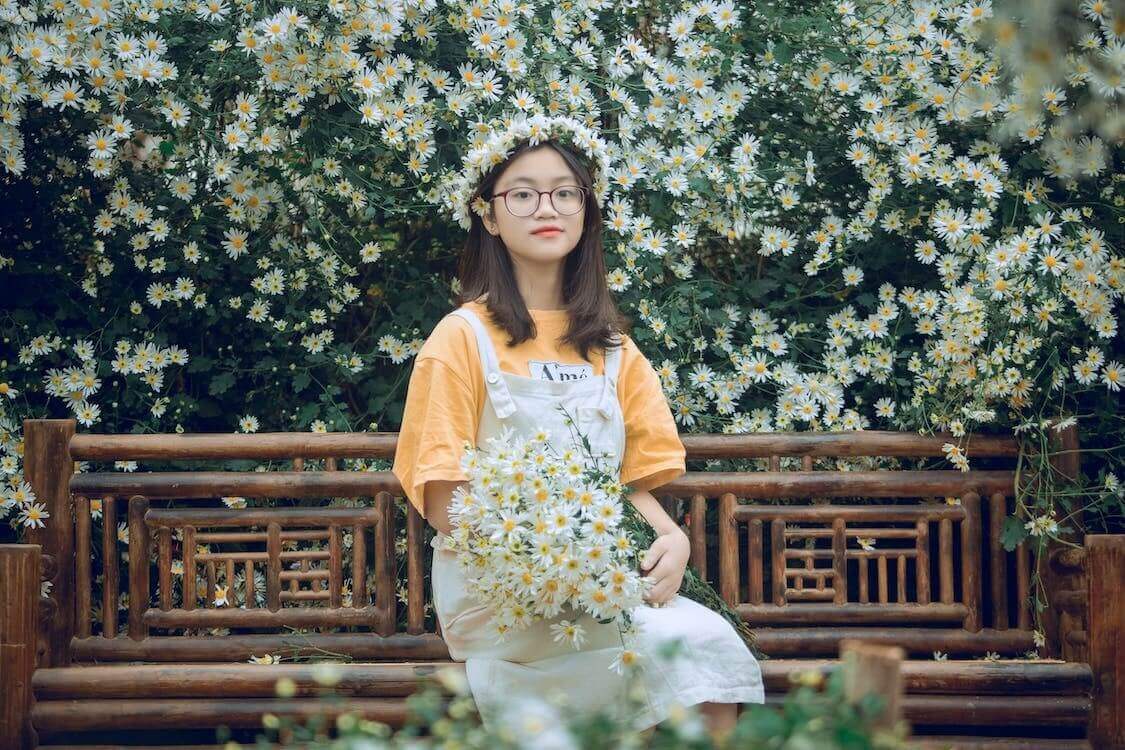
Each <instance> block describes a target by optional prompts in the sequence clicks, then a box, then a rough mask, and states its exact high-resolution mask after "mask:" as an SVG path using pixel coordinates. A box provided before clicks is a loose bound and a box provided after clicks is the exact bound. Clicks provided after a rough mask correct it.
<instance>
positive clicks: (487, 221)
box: [480, 205, 500, 237]
mask: <svg viewBox="0 0 1125 750" xmlns="http://www.w3.org/2000/svg"><path fill="white" fill-rule="evenodd" d="M480 220H481V223H482V224H484V231H486V232H488V233H489V234H491V235H492V236H493V237H495V236H497V235H498V234H500V227H499V225H497V223H496V219H495V217H494V216H493V215H492V206H491V205H489V206H488V207H487V208H485V209H484V215H483V216H481V218H480Z"/></svg>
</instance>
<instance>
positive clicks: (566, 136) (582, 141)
mask: <svg viewBox="0 0 1125 750" xmlns="http://www.w3.org/2000/svg"><path fill="white" fill-rule="evenodd" d="M524 139H527V140H528V141H529V142H530V143H532V144H536V143H540V142H541V141H544V140H548V139H550V140H557V141H560V142H565V143H567V144H568V145H571V146H573V147H575V149H576V150H578V151H580V152H582V153H585V154H586V155H587V156H588V157H590V173H591V177H592V178H593V183H594V196H595V199H596V200H597V202H598V205H599V206H600V205H602V204H603V203H604V202H605V199H606V196H607V195H608V194H609V170H610V163H611V160H612V158H611V155H610V151H609V147H608V146H607V145H606V142H605V141H604V140H602V139H601V138H600V137H599V136H598V135H596V134H595V133H594V131H593V130H591V129H590V128H588V127H586V126H585V125H583V124H582V123H581V122H579V121H578V120H576V119H574V118H573V117H567V116H566V115H557V116H553V117H547V116H545V115H541V114H536V115H532V116H530V117H527V116H525V115H520V116H518V117H516V118H513V119H512V120H511V121H510V123H509V124H508V126H507V127H505V128H503V129H500V130H494V131H492V133H491V135H489V136H488V137H487V139H486V140H485V141H484V143H483V145H480V146H478V147H476V148H472V149H470V150H469V152H468V153H467V154H465V156H464V158H463V159H462V166H461V171H460V172H457V173H455V174H453V175H450V176H449V177H448V179H446V180H444V181H443V184H444V189H443V190H442V196H441V207H442V208H443V209H444V210H445V211H446V213H448V214H449V215H450V216H451V217H452V218H453V219H455V220H456V221H457V223H458V224H460V225H461V226H462V227H463V228H464V229H466V230H467V229H469V228H471V227H472V217H471V216H469V210H470V208H471V209H472V211H473V212H474V213H476V214H477V215H478V216H483V215H484V212H485V209H486V208H487V206H488V204H487V201H485V200H483V199H478V200H477V201H476V202H475V203H474V205H473V206H470V205H469V199H470V198H471V197H472V195H473V192H474V191H475V190H476V187H477V185H478V184H479V182H480V179H481V178H482V177H483V176H484V175H485V174H486V173H488V172H489V171H490V170H492V169H493V168H494V167H495V166H496V165H497V164H502V163H503V162H504V160H505V159H507V158H508V155H509V154H511V152H512V151H513V150H514V149H515V147H516V144H517V143H519V142H520V141H522V140H524Z"/></svg>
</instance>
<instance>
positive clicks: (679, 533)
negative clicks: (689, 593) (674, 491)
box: [641, 529, 691, 605]
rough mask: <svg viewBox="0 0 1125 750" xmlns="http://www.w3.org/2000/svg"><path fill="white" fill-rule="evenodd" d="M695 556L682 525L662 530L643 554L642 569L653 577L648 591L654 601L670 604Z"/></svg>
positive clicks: (658, 603) (651, 600)
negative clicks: (673, 529) (666, 530)
mask: <svg viewBox="0 0 1125 750" xmlns="http://www.w3.org/2000/svg"><path fill="white" fill-rule="evenodd" d="M690 558H691V542H690V541H689V540H688V536H687V534H685V533H684V532H683V530H682V529H676V530H675V531H671V532H668V533H667V534H661V535H660V536H658V537H657V538H656V541H654V542H653V543H652V546H651V547H649V548H648V551H647V552H645V555H644V557H642V558H641V573H642V575H644V577H645V578H650V579H652V581H653V585H652V588H651V589H650V590H649V592H648V593H647V594H646V595H645V601H647V602H649V603H650V604H656V605H660V604H666V603H667V602H669V601H671V600H672V598H673V597H675V595H676V592H677V591H679V590H680V584H681V583H683V580H684V573H685V572H686V571H687V564H688V560H689V559H690Z"/></svg>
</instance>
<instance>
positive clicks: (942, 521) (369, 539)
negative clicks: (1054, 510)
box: [25, 420, 1033, 665]
mask: <svg viewBox="0 0 1125 750" xmlns="http://www.w3.org/2000/svg"><path fill="white" fill-rule="evenodd" d="M396 437H397V436H396V434H395V433H351V434H339V433H336V434H288V433H275V434H257V435H228V434H222V435H89V434H83V435H75V434H74V425H73V422H72V421H71V420H29V421H28V422H26V423H25V439H26V441H27V453H28V454H30V453H32V452H34V453H35V455H34V456H32V455H28V456H27V458H26V464H25V466H26V469H27V472H28V475H29V479H30V480H31V481H32V482H33V487H36V483H37V485H38V488H39V489H42V490H43V493H40V492H38V490H37V494H38V495H39V497H40V498H41V499H44V500H46V501H47V502H48V503H49V506H50V509H51V512H52V517H51V523H50V525H49V526H48V528H47V529H45V530H42V531H40V532H37V534H38V537H39V538H38V539H33V540H32V541H35V542H37V543H41V544H44V546H45V550H44V551H45V553H46V554H47V556H48V558H50V559H49V560H48V561H47V564H48V567H49V568H50V566H51V565H56V566H57V567H56V568H54V569H51V573H50V575H52V576H53V582H54V584H55V587H54V591H53V592H52V596H53V597H55V598H56V600H57V601H58V603H59V604H60V609H59V612H58V614H57V615H56V616H55V617H54V618H53V619H52V625H51V633H50V636H49V638H48V641H49V649H48V651H49V662H50V663H51V664H52V665H54V664H63V663H68V662H69V661H70V660H72V659H76V660H89V659H96V660H99V661H112V660H161V661H165V660H166V661H207V660H223V661H227V660H244V659H246V658H249V657H250V656H251V655H258V656H260V655H262V654H264V653H267V652H268V653H278V652H285V653H298V652H301V653H315V652H317V651H324V650H328V651H332V652H336V653H347V654H351V655H353V656H355V657H357V658H364V659H425V658H445V657H447V651H446V650H445V647H444V644H443V643H442V642H441V639H440V627H436V626H435V627H433V628H432V629H428V628H427V623H433V622H434V621H433V619H432V617H430V618H428V617H427V615H429V614H430V610H429V608H428V606H427V605H428V602H429V593H428V590H427V589H428V587H427V585H426V575H425V572H426V570H427V569H428V564H429V555H430V552H431V550H430V548H429V545H428V544H427V543H426V541H427V539H428V537H429V534H428V533H427V531H428V530H427V528H426V524H425V522H424V521H423V519H422V518H421V517H420V516H419V515H418V514H417V512H415V511H414V510H413V508H412V507H411V506H410V505H409V504H408V503H407V502H406V501H405V500H404V499H403V498H402V493H401V488H400V487H399V485H398V482H397V480H396V479H395V477H394V476H393V475H392V474H390V472H388V471H355V470H339V469H338V461H339V460H340V459H349V458H363V459H384V460H389V459H391V458H392V457H393V455H394V446H395V441H396ZM948 441H951V438H949V437H948V436H935V437H923V436H919V435H915V434H909V433H888V432H871V431H867V432H854V433H843V434H839V433H830V434H815V433H796V434H754V435H688V436H684V438H683V442H684V444H685V447H686V448H687V451H688V459H689V461H694V460H697V459H700V460H705V459H732V460H738V461H741V462H742V467H745V469H744V470H740V471H711V470H707V471H689V472H688V473H687V474H686V475H684V476H683V477H681V478H680V479H678V480H676V481H675V482H671V483H669V484H667V485H665V486H663V487H661V488H658V490H657V492H656V494H657V496H658V497H659V498H660V499H661V500H662V502H664V503H665V505H666V507H668V508H669V509H670V510H671V511H672V512H676V511H678V510H679V506H680V504H681V502H682V503H684V504H686V507H684V508H683V509H684V510H685V511H686V513H685V514H684V516H685V518H684V520H685V525H686V527H687V531H688V533H689V537H690V539H691V542H692V564H693V565H694V566H695V567H696V569H697V570H699V571H700V572H701V573H702V574H703V575H705V576H707V577H708V578H709V579H710V580H711V581H712V582H713V583H714V584H715V585H716V587H717V588H718V590H719V592H720V593H721V594H722V596H723V597H724V599H726V601H727V602H728V603H730V604H731V605H732V606H734V607H736V608H737V610H738V611H739V612H740V613H741V614H742V615H743V617H744V618H746V619H747V620H748V621H749V622H750V623H751V624H752V625H753V627H754V628H755V629H756V630H758V631H759V632H760V634H761V635H760V641H761V643H762V647H763V650H764V651H765V652H766V653H767V654H770V653H775V654H778V655H783V654H809V655H811V654H814V653H830V652H832V651H833V650H834V649H835V648H836V647H837V643H838V640H839V638H840V637H844V636H855V635H856V634H857V629H863V630H864V632H865V633H866V634H867V635H869V636H872V637H874V638H875V639H876V640H878V639H879V638H883V639H886V640H893V641H894V642H898V643H904V642H905V645H907V647H908V649H909V650H911V651H915V652H926V651H928V650H932V649H941V650H948V651H951V652H956V651H969V652H978V653H984V652H985V651H988V650H995V651H998V652H1013V651H1020V650H1025V649H1026V648H1030V644H1031V631H1030V627H1031V616H1030V609H1029V608H1028V605H1027V600H1028V592H1029V580H1030V575H1031V570H1032V564H1033V560H1032V559H1031V555H1030V553H1029V552H1028V549H1027V548H1026V547H1024V546H1022V545H1021V547H1019V548H1017V549H1016V550H1015V551H1013V552H1007V551H1005V550H1004V549H1003V547H1002V546H1001V545H1000V541H999V539H1000V525H1001V524H1002V523H1003V520H1004V517H1005V516H1006V515H1007V514H1008V513H1009V512H1010V511H1011V509H1012V496H1013V492H1014V482H1015V474H1014V471H1013V470H1012V469H1011V468H992V469H984V470H976V469H974V470H971V471H968V472H961V471H947V470H940V469H926V470H913V469H908V468H895V469H891V470H879V471H875V470H869V469H868V468H865V467H864V466H862V465H860V464H858V463H857V464H853V465H849V467H848V470H841V469H840V468H839V467H838V466H837V465H836V464H835V463H834V462H835V461H836V460H837V458H842V459H845V460H848V461H851V460H853V459H857V460H858V457H862V456H898V457H904V458H907V459H910V458H925V457H940V456H941V455H942V450H941V446H942V444H943V443H945V442H948ZM969 452H970V455H971V456H973V458H974V460H991V461H994V462H999V464H1003V463H1004V462H1008V463H1010V462H1011V460H1012V459H1013V458H1014V457H1015V456H1016V453H1017V447H1016V444H1015V442H1014V440H1012V439H1010V438H1004V437H978V438H976V439H974V440H973V441H972V443H971V444H970V446H969ZM235 459H248V460H250V461H257V462H271V463H272V464H273V466H271V469H272V468H273V467H274V466H278V465H280V466H281V467H282V469H283V470H278V471H274V470H270V471H264V472H263V471H255V470H241V471H206V470H190V468H189V469H188V470H182V469H181V470H176V471H145V472H135V473H131V472H121V471H84V472H82V473H77V474H73V475H72V467H73V462H74V461H90V462H95V463H99V464H100V463H102V462H112V461H124V460H138V461H143V462H145V464H148V465H152V464H154V463H158V462H159V463H163V462H177V463H182V462H185V461H193V460H196V461H198V460H211V461H215V460H235ZM309 462H315V464H316V465H315V466H312V465H310V463H309ZM44 493H45V494H44ZM223 498H226V500H225V501H224V500H223ZM327 498H334V499H336V502H335V503H334V506H333V507H323V506H318V505H316V504H315V503H312V504H310V503H309V502H308V501H310V500H320V501H322V502H323V501H324V500H325V499H327ZM242 500H268V501H269V503H268V504H267V506H266V507H241V506H242V505H243V502H242ZM310 505H311V507H310ZM231 506H233V507H231ZM99 516H100V520H101V523H100V528H98V527H99V524H98V523H97V521H98V517H99ZM709 525H712V526H713V527H714V528H716V530H717V531H716V533H714V534H711V533H708V526H709ZM193 571H194V572H195V573H196V575H191V574H190V573H191V572H193ZM197 576H198V577H199V578H200V579H201V580H200V582H199V583H198V585H197V582H196V578H197ZM99 581H100V590H99V586H98V582H99ZM985 592H988V594H987V596H986V595H985ZM95 597H96V598H97V602H95V601H94V600H95ZM119 605H120V606H119ZM121 612H124V616H123V617H119V614H120V613H121ZM823 625H832V626H833V627H831V628H823V627H816V628H814V627H812V626H823ZM374 636H380V637H374Z"/></svg>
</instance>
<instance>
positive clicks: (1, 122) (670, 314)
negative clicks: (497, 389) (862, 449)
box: [0, 0, 1125, 542]
mask: <svg viewBox="0 0 1125 750" xmlns="http://www.w3.org/2000/svg"><path fill="white" fill-rule="evenodd" d="M759 5H760V6H761V7H758V6H747V5H746V4H743V3H734V2H730V1H729V0H728V1H726V2H717V1H716V0H700V1H698V2H679V1H676V0H659V1H657V2H651V3H646V4H644V5H643V6H642V5H641V4H638V3H634V2H629V3H605V2H600V1H599V0H581V1H579V2H564V3H548V2H540V1H539V0H530V1H528V2H520V3H513V2H509V1H508V0H493V1H491V2H477V1H475V0H474V1H473V2H468V1H454V2H448V3H442V4H438V3H436V2H433V1H432V0H409V1H407V2H387V1H386V0H329V1H328V2H294V3H291V4H289V5H285V6H280V5H278V4H272V3H267V4H258V3H254V2H250V1H249V0H246V1H244V2H235V1H232V0H205V1H202V2H201V1H200V0H144V1H143V2H137V3H124V2H120V0H103V1H102V2H97V3H85V2H67V1H66V0H57V1H54V0H53V1H52V2H46V1H45V0H40V1H38V2H26V3H16V2H12V1H11V0H6V1H5V0H0V24H2V27H0V98H2V103H0V158H2V160H3V163H4V167H3V169H0V173H2V174H3V175H4V178H3V179H4V180H5V182H6V188H7V191H8V193H9V194H10V195H11V202H10V204H9V205H8V206H7V208H10V209H13V210H10V211H6V212H5V217H4V218H3V219H0V221H3V222H4V225H3V232H2V233H0V234H2V236H3V237H4V238H5V240H4V242H5V244H4V250H3V253H2V254H0V265H2V266H3V267H5V268H6V270H4V271H3V273H4V274H5V275H6V276H7V279H6V281H7V282H8V286H9V287H10V288H11V289H12V290H13V293H14V295H15V296H14V302H9V304H8V305H6V306H5V310H4V312H3V313H2V314H0V315H2V317H0V321H2V322H0V327H2V328H3V331H4V340H5V343H6V344H7V345H9V347H10V351H11V355H10V357H9V358H7V359H5V360H4V362H3V367H4V369H3V372H0V402H2V403H3V407H4V413H3V415H0V420H2V421H0V432H2V434H0V438H2V440H0V445H2V446H3V453H4V455H3V457H2V458H0V468H2V470H3V472H4V474H5V475H6V476H7V478H8V485H7V488H6V490H5V494H4V500H3V507H4V509H5V511H6V512H7V514H8V518H9V520H10V521H11V522H12V523H13V524H15V525H19V524H23V525H26V526H32V525H38V524H40V523H44V522H46V523H49V522H50V520H49V519H46V518H44V515H45V514H44V509H43V508H42V507H41V506H40V505H37V502H36V499H35V498H34V496H33V494H32V493H31V492H30V488H28V487H27V485H26V484H25V483H24V480H23V477H22V462H21V458H20V455H21V442H20V429H19V422H18V420H19V419H20V418H22V417H26V416H33V415H45V414H50V415H54V416H58V415H62V414H69V415H72V416H74V417H75V418H76V419H78V421H79V422H80V424H81V426H82V427H83V428H90V429H93V430H99V431H122V430H123V431H157V430H159V431H170V430H176V431H182V430H190V431H209V430H223V429H226V430H233V429H237V430H242V431H247V432H250V431H255V430H259V429H268V430H289V429H312V430H327V429H332V430H349V429H378V428H379V426H380V425H387V426H389V427H393V426H394V425H397V420H399V419H400V418H401V401H402V396H403V388H404V385H405V379H406V375H407V372H408V369H409V359H410V357H411V356H412V355H413V354H414V353H416V352H417V350H418V348H419V347H420V345H421V343H422V341H423V340H424V337H425V335H426V333H427V332H428V330H429V329H430V326H432V324H433V322H434V321H435V320H436V319H437V318H438V317H440V315H441V314H443V313H444V312H446V311H447V308H448V302H447V299H448V292H449V290H450V289H451V288H452V289H456V280H455V279H450V278H449V270H450V269H451V268H452V267H453V258H454V253H455V252H456V248H457V245H458V243H459V242H460V241H461V238H462V235H461V233H460V231H459V229H458V228H457V227H456V226H451V225H450V222H448V221H446V220H444V219H441V218H437V217H436V216H435V212H434V210H433V209H434V208H435V207H438V206H441V205H442V201H443V196H444V195H445V193H444V191H443V190H442V187H443V185H444V184H445V183H446V182H447V181H448V180H449V179H450V176H451V175H452V174H453V173H454V171H455V170H456V169H457V168H458V167H459V165H460V163H461V157H462V156H463V154H464V153H466V151H468V150H469V149H472V148H478V147H480V146H481V145H482V144H484V143H486V142H487V139H488V137H489V134H490V133H491V132H492V130H493V129H494V128H495V127H496V126H497V125H498V124H501V123H502V122H504V120H505V119H506V118H508V117H511V116H512V115H514V114H515V113H526V114H534V113H546V114H568V115H570V116H572V117H574V118H575V119H577V120H579V121H580V122H584V123H586V124H587V125H588V126H591V127H595V128H596V129H597V130H598V131H599V132H600V133H601V135H602V137H603V138H604V139H605V141H606V143H607V149H608V154H609V156H610V161H611V163H612V164H613V168H612V170H611V173H610V174H609V196H608V198H607V201H606V204H605V206H604V209H605V231H606V236H605V239H606V247H607V256H608V257H607V260H608V264H609V267H610V269H611V270H610V273H609V283H610V286H611V288H612V289H613V290H614V291H615V292H616V294H617V296H618V298H619V300H620V301H621V304H622V306H623V308H624V309H626V310H627V311H629V312H631V313H633V314H634V315H635V316H636V320H637V323H638V325H637V328H636V329H634V331H633V337H634V339H635V340H636V341H637V343H638V344H639V345H640V346H641V347H642V348H643V349H644V350H645V351H646V352H647V353H648V354H649V355H650V356H651V357H652V358H653V359H654V362H655V364H656V365H657V366H658V369H659V372H660V375H661V378H662V380H663V383H664V386H665V390H666V393H667V395H668V398H669V400H670V402H671V404H672V406H673V412H674V414H675V415H676V418H677V420H678V422H679V423H680V424H681V425H682V426H683V428H684V430H685V431H691V430H706V431H720V432H731V433H740V432H753V431H772V430H790V429H801V430H853V429H862V428H868V427H878V428H891V429H906V430H920V431H930V430H948V431H950V432H952V434H953V435H954V436H956V437H958V438H960V437H962V436H965V435H968V434H970V433H972V432H974V431H978V430H993V429H996V430H1000V429H1015V430H1016V431H1017V433H1018V434H1020V435H1023V436H1026V437H1027V438H1028V441H1029V445H1036V446H1038V445H1041V444H1044V441H1045V440H1046V439H1047V438H1048V437H1049V436H1050V435H1051V432H1052V431H1053V430H1054V429H1057V428H1058V427H1059V425H1060V424H1066V423H1067V420H1070V419H1076V420H1077V422H1078V426H1079V428H1080V430H1081V432H1082V436H1083V442H1084V443H1085V444H1087V445H1090V446H1091V447H1093V448H1095V451H1094V452H1092V453H1091V454H1090V457H1091V460H1090V461H1089V462H1088V464H1087V468H1088V472H1087V473H1088V475H1089V477H1090V480H1089V481H1088V482H1087V483H1086V485H1085V486H1084V489H1083V490H1082V494H1081V495H1080V496H1076V495H1075V494H1074V493H1073V492H1072V491H1069V490H1065V491H1064V490H1063V489H1062V485H1061V483H1057V482H1053V481H1044V482H1040V483H1038V484H1037V485H1036V486H1037V488H1038V490H1037V493H1036V494H1035V495H1033V496H1026V497H1021V498H1020V508H1019V515H1020V523H1015V524H1012V525H1010V528H1012V529H1015V531H1013V532H1012V534H1011V535H1010V538H1009V539H1008V541H1010V542H1015V541H1018V540H1019V538H1020V537H1021V536H1022V535H1024V534H1027V533H1040V534H1043V533H1045V534H1051V533H1057V532H1058V530H1059V528H1067V521H1068V519H1069V517H1070V516H1071V515H1075V514H1084V515H1085V518H1084V519H1082V520H1084V522H1086V523H1093V524H1095V525H1098V524H1100V525H1108V524H1111V523H1114V522H1115V520H1114V519H1119V518H1120V514H1121V509H1122V489H1121V485H1120V483H1119V481H1118V479H1117V477H1118V475H1119V473H1120V470H1121V467H1120V463H1121V460H1122V458H1121V451H1120V450H1118V449H1119V448H1120V445H1121V443H1122V437H1123V436H1125V429H1123V426H1122V423H1121V419H1122V418H1121V417H1120V416H1119V411H1120V409H1119V406H1120V386H1121V383H1122V379H1123V377H1125V365H1123V364H1122V362H1123V360H1125V354H1123V347H1122V346H1121V344H1122V334H1121V331H1120V330H1119V327H1118V322H1117V321H1118V318H1119V315H1120V300H1121V295H1122V280H1123V275H1125V263H1123V261H1122V258H1121V255H1120V254H1119V252H1118V249H1117V248H1119V246H1120V240H1121V223H1122V220H1123V215H1122V206H1123V205H1125V184H1123V183H1125V178H1123V176H1122V174H1123V173H1122V170H1121V169H1120V155H1121V152H1120V145H1121V133H1122V127H1121V118H1120V115H1119V114H1118V110H1117V104H1118V102H1117V100H1118V98H1119V96H1120V94H1121V93H1122V90H1123V88H1125V82H1123V81H1125V78H1123V68H1125V42H1123V36H1125V27H1123V21H1122V19H1121V18H1118V17H1113V16H1112V15H1111V13H1110V10H1109V4H1107V3H1104V2H1100V1H1099V0H1081V1H1080V2H1061V0H1060V1H1058V2H1055V1H1053V2H1048V3H1034V4H1018V3H1010V4H1009V5H1006V6H998V7H997V8H993V6H992V4H991V3H990V2H988V1H987V0H976V1H973V2H954V1H953V0H935V1H933V2H920V1H919V2H908V1H906V0H887V1H885V2H875V1H873V0H863V1H860V0H856V1H855V2H850V1H842V2H836V3H823V4H815V3H813V4H808V3H800V4H797V3H792V4H789V3H784V2H783V3H763V4H759ZM1024 6H1034V8H1033V9H1029V8H1028V7H1024ZM1044 19H1045V20H1044ZM1043 32H1049V33H1050V34H1051V37H1050V38H1047V39H1045V40H1044V39H1041V38H1039V37H1035V36H1034V35H1035V34H1036V33H1043ZM1042 48H1046V49H1049V50H1051V54H1049V55H1044V54H1042V53H1041V49H1042ZM1029 59H1033V60H1035V61H1036V64H1035V65H1025V64H1024V63H1025V62H1026V61H1027V60H1029ZM1044 61H1045V62H1044ZM446 208H448V207H446ZM947 454H948V460H949V461H950V463H951V464H952V465H954V466H957V467H959V468H962V469H967V468H969V467H970V466H971V464H972V456H971V455H969V454H967V453H966V451H965V450H964V449H963V447H962V446H961V445H957V444H953V443H950V445H949V446H948V447H947ZM351 465H352V467H353V468H361V469H362V468H372V467H378V466H381V465H380V464H378V462H356V463H353V464H351ZM79 468H80V469H81V468H83V467H79ZM119 468H124V469H129V468H135V467H133V466H129V465H127V464H126V465H122V466H121V467H119ZM1041 468H1042V466H1041V464H1040V469H1041ZM1094 474H1096V477H1095V476H1094ZM1013 520H1014V519H1013ZM1033 522H1034V523H1033ZM1024 523H1026V524H1028V525H1027V526H1024ZM1059 524H1062V526H1059Z"/></svg>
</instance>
